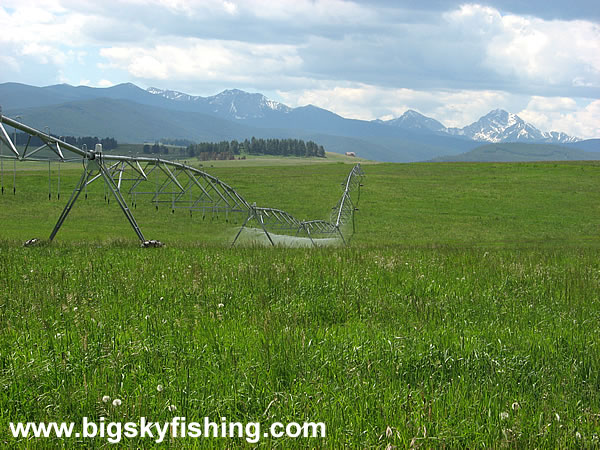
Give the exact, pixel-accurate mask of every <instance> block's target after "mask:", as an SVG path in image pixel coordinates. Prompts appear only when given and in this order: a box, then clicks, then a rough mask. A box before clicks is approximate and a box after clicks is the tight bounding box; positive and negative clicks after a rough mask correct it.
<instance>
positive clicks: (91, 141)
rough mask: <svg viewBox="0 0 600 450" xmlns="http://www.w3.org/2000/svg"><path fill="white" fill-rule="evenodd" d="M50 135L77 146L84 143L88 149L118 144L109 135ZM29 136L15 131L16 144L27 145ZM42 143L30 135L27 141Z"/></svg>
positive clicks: (34, 143)
mask: <svg viewBox="0 0 600 450" xmlns="http://www.w3.org/2000/svg"><path fill="white" fill-rule="evenodd" d="M50 136H54V137H55V138H59V139H61V140H63V141H65V142H66V143H68V144H72V145H75V146H77V147H79V148H81V147H83V146H84V145H86V146H87V148H88V149H94V147H95V146H96V144H102V149H103V150H112V149H115V148H117V145H118V143H117V140H116V139H114V138H111V137H107V138H102V139H99V138H97V137H92V136H79V137H75V136H56V135H54V134H50ZM29 138H30V136H29V135H28V134H26V133H17V145H27V141H28V140H29ZM43 144H44V143H43V142H42V140H41V139H40V138H37V137H35V136H34V137H31V142H29V145H32V146H40V145H43Z"/></svg>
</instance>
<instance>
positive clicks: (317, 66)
mask: <svg viewBox="0 0 600 450" xmlns="http://www.w3.org/2000/svg"><path fill="white" fill-rule="evenodd" d="M415 3H423V4H422V5H421V4H419V6H415ZM598 3H599V2H597V1H595V2H592V1H589V2H587V1H570V2H564V1H555V0H547V1H541V0H533V1H526V2H525V1H518V0H506V1H489V2H485V3H477V2H473V3H465V2H454V1H437V0H434V1H429V2H402V1H394V2H386V1H378V0H371V1H363V2H352V1H344V0H322V1H319V0H311V1H308V0H293V1H283V0H280V1H276V2H274V1H271V0H248V1H236V0H205V1H193V0H192V1H183V0H153V1H141V0H123V1H110V0H105V1H102V2H98V1H95V0H41V1H30V0H2V2H1V4H0V30H2V32H1V33H0V49H1V50H0V67H2V70H0V82H6V81H15V82H22V83H27V84H33V85H36V86H46V85H51V84H57V83H69V84H72V85H88V86H110V85H114V84H118V83H123V82H133V83H135V84H137V85H138V86H140V87H143V88H147V87H151V86H153V87H158V88H163V89H173V90H178V91H182V92H186V93H189V94H194V95H205V96H206V95H214V94H216V93H218V92H220V91H222V90H224V89H232V88H239V89H244V90H247V91H250V92H261V93H263V94H265V95H267V96H268V97H269V98H272V99H274V100H278V101H281V102H284V103H286V104H287V105H289V106H301V105H305V104H309V103H310V104H314V105H317V106H320V107H323V108H327V109H329V110H332V111H334V112H336V113H338V114H341V115H343V116H345V117H352V118H360V119H367V120H370V119H375V118H383V119H388V118H392V117H397V116H399V115H401V114H402V113H403V112H404V111H405V110H407V109H415V110H417V111H419V112H421V113H423V114H425V115H427V116H430V117H434V118H435V119H437V120H439V121H441V122H443V123H444V124H445V125H447V126H461V127H462V126H464V125H467V124H469V123H471V122H473V121H475V120H477V119H478V118H479V117H480V116H482V115H484V114H485V113H487V112H488V111H490V110H491V109H495V108H503V109H506V110H508V111H511V112H514V113H517V114H519V116H521V117H522V118H523V119H525V120H527V121H529V122H532V123H533V124H534V125H536V126H537V127H538V128H540V129H542V130H544V131H550V130H558V131H564V132H567V133H569V134H572V135H576V136H579V137H582V138H592V137H600V6H599V5H598ZM0 103H1V99H0Z"/></svg>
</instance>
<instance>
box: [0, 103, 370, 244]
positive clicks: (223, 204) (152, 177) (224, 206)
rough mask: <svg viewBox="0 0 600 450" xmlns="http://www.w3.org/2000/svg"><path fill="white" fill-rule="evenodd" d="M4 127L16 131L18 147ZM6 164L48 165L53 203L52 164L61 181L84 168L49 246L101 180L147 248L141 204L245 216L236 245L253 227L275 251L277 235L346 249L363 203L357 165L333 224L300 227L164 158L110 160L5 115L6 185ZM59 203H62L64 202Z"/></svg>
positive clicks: (0, 135) (0, 122) (0, 133)
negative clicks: (68, 167)
mask: <svg viewBox="0 0 600 450" xmlns="http://www.w3.org/2000/svg"><path fill="white" fill-rule="evenodd" d="M4 125H7V126H9V127H12V128H14V130H15V133H14V136H15V138H14V141H13V140H12V139H11V136H10V134H9V133H8V132H7V130H6V128H5V127H4ZM16 130H19V131H21V132H23V133H26V134H27V135H29V137H28V140H27V143H26V145H25V147H24V148H23V150H22V151H19V149H18V148H17V143H16ZM32 138H37V140H38V142H39V141H40V140H41V142H42V145H40V146H38V147H36V148H33V149H30V143H31V142H32ZM3 143H4V144H6V145H7V146H8V150H9V153H8V155H4V154H3V153H2V151H1V149H2V144H3ZM48 150H50V152H51V153H50V156H46V157H44V156H43V155H44V154H48ZM44 152H45V153H44ZM4 159H12V160H14V161H15V163H16V161H48V174H49V179H48V198H49V199H50V198H51V183H50V163H51V161H52V160H57V161H58V163H59V177H60V163H62V162H65V161H81V162H82V164H83V170H82V174H81V177H80V179H79V182H78V183H77V185H76V186H75V189H74V190H73V192H72V193H71V196H70V198H69V200H68V201H67V204H66V205H65V207H64V209H63V211H62V213H61V215H60V217H59V218H58V221H57V222H56V225H55V226H54V228H53V230H52V232H51V234H50V237H49V240H50V241H52V240H53V239H54V238H55V236H56V234H57V233H58V231H59V230H60V228H61V226H62V224H63V223H64V221H65V220H66V218H67V216H68V215H69V212H70V211H71V209H72V208H73V206H74V205H75V203H76V202H77V199H78V198H79V196H80V194H81V193H82V192H85V197H86V198H87V187H88V186H89V185H90V184H91V183H93V182H95V181H96V180H101V181H102V182H103V183H104V186H105V187H104V189H105V191H104V192H105V200H106V201H108V202H110V199H111V198H114V199H115V200H116V202H117V204H118V205H119V207H120V208H121V210H122V211H123V214H124V215H125V217H126V219H127V221H128V222H129V224H130V225H131V227H132V228H133V230H134V232H135V233H136V235H137V237H138V238H139V240H140V241H141V243H142V246H159V245H158V244H157V241H148V240H146V238H145V236H144V234H143V233H142V230H141V228H140V227H139V226H138V224H137V222H136V220H135V217H134V215H133V212H132V207H133V209H135V208H136V207H137V202H138V198H149V199H150V202H152V204H154V205H155V207H156V209H159V207H162V208H165V207H166V208H167V209H169V210H170V211H171V212H174V211H175V210H176V209H186V210H189V212H190V214H192V212H193V211H197V212H200V213H201V214H202V217H205V216H206V215H207V214H209V215H211V216H212V217H214V216H215V215H216V216H217V217H219V215H221V216H224V217H225V219H226V220H227V219H228V217H229V215H230V214H234V213H241V214H242V215H244V214H245V216H246V218H245V220H244V222H243V224H242V226H241V227H240V230H239V232H238V233H237V235H236V236H235V239H234V240H233V242H232V245H235V243H236V241H237V240H238V237H239V236H240V234H241V233H242V231H243V230H244V229H245V228H248V227H250V226H252V225H254V227H255V228H258V229H260V230H262V232H264V234H265V235H266V237H267V238H268V240H269V242H270V243H271V244H272V245H275V242H274V240H273V239H272V234H286V235H290V236H295V237H305V238H308V239H310V242H311V244H312V245H315V246H316V245H317V243H316V242H315V239H319V238H323V237H328V238H331V237H336V238H340V239H341V240H342V242H344V243H347V241H348V237H349V236H350V235H351V233H350V230H349V229H348V226H349V224H350V223H352V233H353V232H354V213H355V211H356V210H357V208H356V205H357V204H358V199H359V198H360V186H362V184H361V181H362V177H363V172H362V169H361V167H360V164H357V165H355V166H354V167H353V168H352V170H351V171H350V173H349V174H348V177H347V179H346V182H345V183H344V185H343V186H344V191H343V193H342V196H341V198H340V200H339V202H338V203H337V204H336V206H335V207H334V208H333V210H332V213H331V216H330V220H329V221H325V220H309V221H300V220H298V219H296V218H295V217H294V216H292V215H291V214H289V213H287V212H285V211H282V210H279V209H275V208H264V207H257V206H256V205H255V204H250V203H249V202H247V201H246V200H245V199H244V198H243V197H242V196H241V195H240V194H239V193H238V192H237V191H236V190H235V189H233V188H232V187H231V186H229V185H228V184H226V183H224V182H223V181H221V180H219V179H218V178H216V177H214V176H212V175H210V174H208V173H206V172H204V171H202V170H199V169H197V168H195V167H192V166H190V165H187V164H182V163H180V162H176V161H171V160H167V159H161V158H149V157H143V156H121V155H113V154H107V153H104V152H103V151H102V146H101V145H96V148H95V149H94V150H88V149H87V148H86V147H84V148H79V147H77V146H75V145H72V144H69V143H67V142H64V141H63V140H61V139H59V138H57V137H55V136H52V135H51V134H50V132H49V131H47V132H42V131H40V130H37V129H35V128H32V127H29V126H27V125H25V124H23V123H20V122H18V121H16V120H14V119H11V118H9V117H3V116H2V110H1V109H0V163H2V169H1V172H2V173H1V174H0V176H1V177H2V183H3V182H4V181H3V180H4V166H3V162H4ZM14 177H15V175H14V173H13V191H14V189H15V188H14ZM58 186H59V188H58V189H59V190H58V195H59V196H60V178H59V184H58ZM2 189H4V184H2ZM354 192H356V193H357V198H356V199H355V200H353V199H352V197H351V196H352V195H353V193H354ZM58 198H59V199H60V197H58ZM344 234H346V236H344Z"/></svg>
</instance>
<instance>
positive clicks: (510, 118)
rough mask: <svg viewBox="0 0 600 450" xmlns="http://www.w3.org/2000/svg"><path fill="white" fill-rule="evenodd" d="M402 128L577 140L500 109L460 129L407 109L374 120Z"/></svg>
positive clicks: (489, 137)
mask: <svg viewBox="0 0 600 450" xmlns="http://www.w3.org/2000/svg"><path fill="white" fill-rule="evenodd" d="M377 122H379V123H383V124H386V125H392V126H396V127H400V128H404V129H409V130H416V131H426V132H434V133H437V134H440V133H441V134H450V135H452V136H461V137H465V138H468V139H471V140H473V141H480V142H490V143H498V142H532V143H533V142H536V143H549V144H566V143H571V142H577V141H579V140H580V139H579V138H576V137H573V136H569V135H567V134H565V133H562V132H557V131H551V132H543V131H540V130H538V129H537V128H536V127H535V126H533V125H531V124H530V123H527V122H525V121H524V120H523V119H521V118H520V117H519V116H517V115H516V114H513V113H509V112H507V111H504V110H502V109H495V110H493V111H490V112H489V113H488V114H486V115H485V116H483V117H481V118H480V119H479V120H478V121H477V122H474V123H472V124H470V125H467V126H466V127H463V128H446V127H445V126H444V125H443V124H442V123H440V122H438V121H437V120H435V119H432V118H430V117H426V116H424V115H422V114H420V113H418V112H416V111H413V110H408V111H406V112H405V113H404V114H402V116H400V117H398V118H396V119H392V120H387V121H381V120H379V121H377Z"/></svg>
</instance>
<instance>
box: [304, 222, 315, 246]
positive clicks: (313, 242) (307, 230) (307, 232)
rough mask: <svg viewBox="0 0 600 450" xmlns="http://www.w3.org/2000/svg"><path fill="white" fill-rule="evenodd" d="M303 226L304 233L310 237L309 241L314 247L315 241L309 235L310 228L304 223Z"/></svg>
mask: <svg viewBox="0 0 600 450" xmlns="http://www.w3.org/2000/svg"><path fill="white" fill-rule="evenodd" d="M303 227H304V229H305V230H306V234H307V235H308V238H309V239H310V242H312V245H313V247H316V246H317V244H315V241H313V238H312V236H311V235H310V230H309V229H308V227H307V226H306V225H303Z"/></svg>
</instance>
